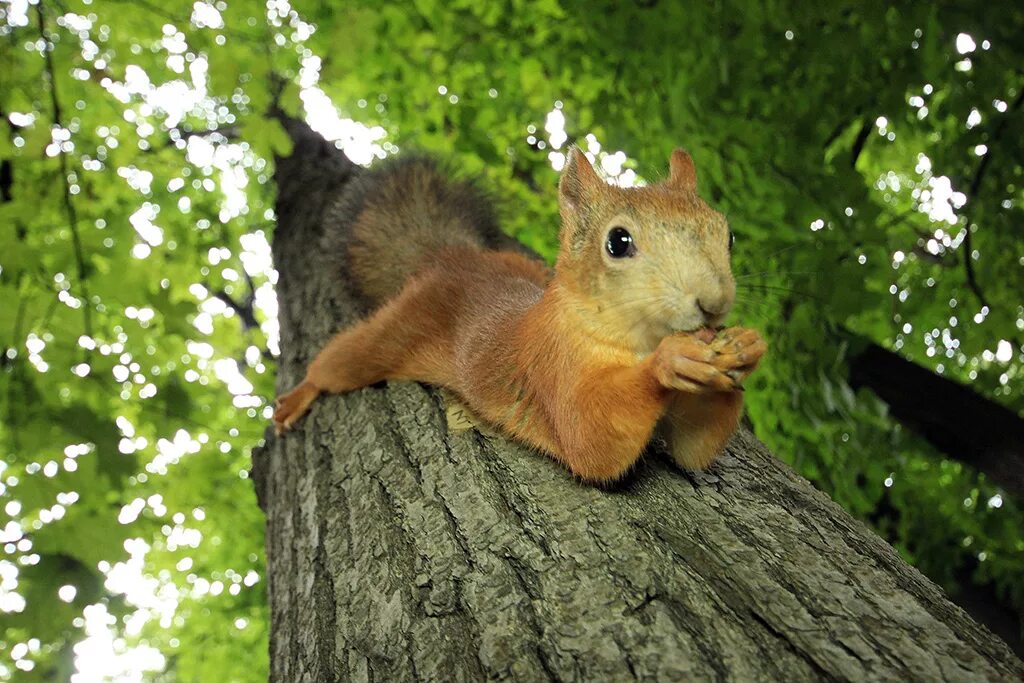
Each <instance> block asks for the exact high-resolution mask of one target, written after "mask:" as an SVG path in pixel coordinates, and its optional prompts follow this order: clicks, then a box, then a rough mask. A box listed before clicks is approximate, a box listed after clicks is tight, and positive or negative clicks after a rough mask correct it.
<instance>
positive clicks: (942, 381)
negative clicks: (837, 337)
mask: <svg viewBox="0 0 1024 683" xmlns="http://www.w3.org/2000/svg"><path fill="white" fill-rule="evenodd" d="M850 384H851V385H853V386H855V387H861V386H863V387H867V388H869V389H871V390H872V391H874V392H875V393H876V394H878V396H879V397H880V398H881V399H882V400H883V401H885V402H886V403H887V404H889V410H890V412H891V413H892V416H893V417H895V418H896V419H897V420H899V421H900V422H901V423H903V424H904V425H906V426H907V427H909V428H910V429H913V430H914V431H915V432H917V433H918V434H920V435H921V436H922V437H924V438H925V439H926V440H927V441H928V442H929V443H931V444H932V445H933V446H935V448H937V449H939V450H940V451H942V452H943V453H945V454H947V455H948V456H949V457H951V458H953V459H956V460H959V461H960V462H963V463H966V464H967V465H970V466H971V467H974V468H975V469H978V470H980V471H982V472H984V473H985V474H986V475H988V477H989V478H990V479H991V480H992V481H993V482H994V483H995V484H996V485H997V486H1001V487H1002V488H1003V489H1004V490H1005V491H1006V492H1007V493H1009V494H1010V495H1012V496H1013V497H1014V498H1016V499H1017V501H1019V502H1022V503H1024V420H1022V419H1021V418H1020V416H1018V415H1017V414H1016V413H1014V412H1013V411H1012V410H1010V409H1009V408H1006V407H1004V406H1001V405H999V404H998V403H996V402H995V401H992V400H990V399H987V398H985V397H984V396H982V395H981V394H978V393H977V392H975V391H973V390H972V389H970V387H965V386H963V385H962V384H958V383H956V382H954V381H952V380H950V379H948V378H946V377H942V376H940V375H936V374H935V373H934V372H932V371H930V370H928V369H926V368H923V367H921V366H920V365H917V364H916V363H912V362H910V361H908V360H907V359H905V358H903V357H902V356H900V355H899V354H897V353H893V352H892V351H889V350H888V349H884V348H882V347H881V346H879V345H877V344H867V345H866V346H865V347H864V349H863V350H862V351H860V352H859V353H857V354H856V355H854V356H853V357H852V358H851V359H850ZM922 397H927V400H922Z"/></svg>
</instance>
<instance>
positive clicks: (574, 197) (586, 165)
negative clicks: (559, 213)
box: [558, 145, 604, 209]
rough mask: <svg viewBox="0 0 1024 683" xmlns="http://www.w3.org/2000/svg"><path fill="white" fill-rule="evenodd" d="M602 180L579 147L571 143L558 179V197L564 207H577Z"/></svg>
mask: <svg viewBox="0 0 1024 683" xmlns="http://www.w3.org/2000/svg"><path fill="white" fill-rule="evenodd" d="M603 184H604V181H602V180H601V178H599V177H598V175H597V173H596V172H595V171H594V167H593V166H591V165H590V161H588V160H587V155H586V154H584V153H583V152H582V151H581V150H580V148H579V147H576V146H575V145H573V146H572V147H570V148H569V153H568V154H567V155H566V159H565V168H564V169H563V170H562V177H561V179H560V180H559V181H558V198H559V200H560V201H561V203H562V205H563V207H564V208H567V209H578V208H579V207H580V206H582V205H583V204H584V203H585V202H586V200H587V198H588V197H589V196H591V194H592V193H593V192H594V191H595V190H597V189H599V188H600V187H601V185H603Z"/></svg>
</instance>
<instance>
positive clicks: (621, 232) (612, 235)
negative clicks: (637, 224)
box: [604, 227, 636, 258]
mask: <svg viewBox="0 0 1024 683" xmlns="http://www.w3.org/2000/svg"><path fill="white" fill-rule="evenodd" d="M604 248H605V250H607V252H608V255H609V256H611V257H612V258H624V257H626V256H632V255H633V254H635V253H636V247H634V246H633V236H632V235H630V234H629V230H626V229H625V228H618V227H616V228H612V229H611V230H609V231H608V240H607V241H606V242H605V243H604Z"/></svg>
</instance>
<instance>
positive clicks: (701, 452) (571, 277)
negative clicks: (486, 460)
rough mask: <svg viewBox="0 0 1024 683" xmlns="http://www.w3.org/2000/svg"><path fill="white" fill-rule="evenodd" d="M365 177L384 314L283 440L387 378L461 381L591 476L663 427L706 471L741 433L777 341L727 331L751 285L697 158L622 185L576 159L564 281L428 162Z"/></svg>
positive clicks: (563, 238)
mask: <svg viewBox="0 0 1024 683" xmlns="http://www.w3.org/2000/svg"><path fill="white" fill-rule="evenodd" d="M356 182H357V183H359V185H358V186H357V187H356V188H354V189H353V190H352V192H353V194H354V196H353V197H350V198H349V199H348V200H343V202H342V204H343V205H344V206H345V207H346V208H347V209H349V210H350V211H351V212H352V215H354V219H350V224H351V233H350V235H349V238H348V242H347V245H348V259H349V262H350V269H351V274H352V279H353V280H354V281H355V284H356V285H357V287H358V288H359V289H360V291H361V292H362V293H363V294H364V295H365V296H366V297H367V298H368V299H370V300H371V301H372V302H374V303H375V304H376V305H378V306H379V307H378V308H377V309H376V310H375V311H374V312H373V313H372V314H371V315H370V316H369V317H367V318H366V319H364V320H363V321H362V322H360V323H358V324H356V325H355V326H353V327H351V328H349V329H346V330H344V331H342V332H340V333H338V334H337V335H336V336H335V337H334V338H332V339H331V340H330V341H329V342H328V343H327V345H326V346H325V347H324V348H323V350H322V351H320V353H319V355H317V357H316V358H315V359H314V360H313V362H312V363H310V365H309V368H308V370H307V372H306V377H305V379H304V380H303V381H302V383H301V384H299V385H298V386H297V387H295V388H294V389H293V390H292V391H290V392H289V393H287V394H285V395H284V396H282V397H280V398H279V399H278V401H277V404H276V412H275V413H274V423H275V426H276V428H277V431H278V433H282V432H284V431H287V430H289V429H291V428H292V427H293V426H294V424H295V422H296V421H297V420H298V419H299V418H300V417H302V415H303V414H305V413H306V411H307V410H309V406H310V404H311V403H312V402H313V401H314V400H315V399H316V398H317V396H319V395H320V394H321V393H325V392H326V393H339V392H345V391H352V390H354V389H358V388H360V387H365V386H368V385H371V384H375V383H377V382H380V381H382V380H418V381H421V382H426V383H428V384H433V385H438V386H442V387H446V388H447V389H449V390H451V391H453V392H454V393H455V394H456V395H458V397H459V398H460V399H461V400H462V401H463V402H464V403H465V404H466V406H467V407H468V408H469V409H470V410H471V411H473V412H474V413H475V414H476V415H478V416H479V417H480V418H482V419H483V420H485V421H486V422H488V423H491V424H492V425H495V426H497V427H498V428H499V429H500V430H501V431H503V432H504V433H505V434H507V435H508V436H510V437H512V438H513V439H516V440H518V441H520V442H522V443H525V444H528V445H529V446H532V447H534V448H536V449H539V450H541V451H543V452H545V453H547V454H549V455H551V456H553V457H554V458H555V459H557V460H559V461H561V462H562V463H564V464H565V465H566V466H567V467H568V468H569V469H570V470H571V471H572V472H573V473H574V474H575V475H577V476H578V477H580V478H581V479H583V480H585V481H587V482H595V483H598V482H609V481H613V480H616V479H618V478H620V477H622V475H623V474H624V473H626V472H627V471H628V470H629V469H630V468H631V467H632V466H633V464H634V463H635V462H636V461H637V460H638V459H639V458H640V455H641V454H642V453H643V451H644V448H645V447H646V445H647V444H648V442H649V441H650V440H651V438H652V437H653V436H654V435H655V434H656V433H659V434H660V435H662V436H664V438H665V439H666V441H667V442H668V444H669V446H670V448H671V453H672V457H673V459H674V460H675V461H676V462H677V463H678V464H679V465H680V466H682V467H684V468H688V469H703V468H705V467H707V466H708V465H710V464H711V462H712V461H713V460H714V459H715V457H716V456H717V454H718V453H719V452H720V451H721V449H722V447H723V446H724V445H725V443H726V441H727V440H728V439H729V437H730V436H731V435H732V433H733V432H734V431H735V429H736V425H737V423H738V421H739V418H740V413H741V410H742V405H743V393H742V382H743V380H744V379H745V378H746V377H747V376H748V375H749V374H750V373H751V372H752V371H753V370H754V368H755V367H756V366H757V363H758V361H759V360H760V358H761V356H762V355H763V354H764V353H765V351H766V348H767V347H766V345H765V342H764V341H763V340H762V338H761V337H760V335H759V334H758V333H757V332H756V331H754V330H750V329H743V328H738V327H734V328H729V329H724V330H722V329H719V327H720V325H721V323H722V322H723V320H724V319H725V317H726V314H727V313H728V312H729V309H730V308H731V306H732V304H733V300H734V297H735V291H736V285H735V281H734V279H733V276H732V271H731V268H730V252H731V247H732V244H731V241H732V234H731V232H730V230H729V226H728V223H727V222H726V220H725V218H724V217H723V216H722V215H721V214H720V213H718V212H717V211H715V210H713V209H711V208H710V207H709V206H708V205H707V204H705V203H704V201H702V200H701V199H700V197H698V195H697V177H696V171H695V168H694V164H693V161H692V159H691V158H690V156H689V154H687V153H686V152H685V151H683V150H678V149H677V150H676V151H675V152H673V153H672V156H671V159H670V173H669V177H668V178H667V179H666V180H664V181H662V182H659V183H655V184H652V185H648V186H644V187H636V188H619V187H614V186H612V185H609V184H607V183H605V182H604V181H602V180H601V178H600V177H599V176H598V175H597V173H596V172H595V171H594V169H593V167H592V166H591V165H590V162H589V161H588V160H587V158H586V156H585V155H584V154H583V153H582V152H580V151H579V150H578V149H575V148H573V149H571V150H570V152H569V154H568V158H567V160H566V164H565V169H564V170H563V172H562V176H561V180H560V182H559V209H560V214H561V222H562V227H561V232H560V250H559V254H558V259H557V262H556V265H555V269H554V272H553V273H552V272H551V270H550V269H549V268H547V267H546V266H545V265H544V264H543V263H541V262H540V261H538V260H536V259H533V258H530V257H528V256H526V255H524V254H522V253H518V252H516V251H512V250H500V249H498V248H496V247H501V246H508V242H507V241H504V240H508V238H503V237H502V236H501V235H500V233H499V232H498V231H497V229H496V226H495V225H494V224H493V221H492V219H491V218H490V216H492V213H491V212H490V209H489V207H488V205H487V203H486V199H485V198H484V197H483V196H482V195H481V194H480V193H479V192H477V191H476V190H475V189H474V188H473V187H472V186H471V185H470V184H468V183H465V182H458V181H452V180H449V179H448V178H447V177H446V175H445V174H444V173H442V172H441V171H440V170H439V168H438V167H437V165H436V164H434V163H433V162H431V161H429V160H425V159H419V158H413V159H411V160H406V161H405V162H403V161H402V160H399V161H398V162H397V163H394V164H393V165H391V166H386V167H385V168H383V169H382V170H373V171H370V172H368V173H366V174H364V175H363V176H361V177H360V178H358V179H357V181H356ZM509 241H510V240H509ZM656 430H657V431H656Z"/></svg>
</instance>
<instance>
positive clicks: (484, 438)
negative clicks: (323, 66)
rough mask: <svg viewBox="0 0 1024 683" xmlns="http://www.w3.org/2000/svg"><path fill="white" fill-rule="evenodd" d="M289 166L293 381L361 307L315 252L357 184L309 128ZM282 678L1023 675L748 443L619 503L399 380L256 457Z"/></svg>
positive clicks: (287, 355) (654, 464) (633, 482)
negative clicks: (450, 413) (344, 189)
mask: <svg viewBox="0 0 1024 683" xmlns="http://www.w3.org/2000/svg"><path fill="white" fill-rule="evenodd" d="M287 128H288V129H289V132H290V134H291V135H292V137H293V139H294V141H295V148H294V152H293V154H292V156H291V157H289V158H287V159H281V160H279V162H278V169H277V179H278V188H279V196H278V220H279V223H278V228H277V232H276V235H275V238H274V257H275V260H276V264H277V268H278V271H279V272H280V282H279V285H278V296H279V302H280V321H281V335H282V350H283V355H282V358H281V362H280V370H279V376H278V386H279V388H281V389H284V388H287V387H289V386H291V385H292V384H294V383H295V382H296V381H297V380H299V379H300V377H301V376H302V374H303V371H304V368H305V365H306V363H307V362H308V361H309V359H310V358H311V357H312V356H313V354H315V353H316V351H317V350H318V349H319V347H320V346H321V344H323V343H324V342H325V341H326V340H327V338H328V336H329V335H330V334H331V333H332V332H333V331H334V330H336V329H337V328H338V327H339V326H340V325H344V324H349V323H350V322H351V321H352V320H353V319H354V317H355V315H356V313H355V311H356V308H355V306H354V304H353V301H352V299H351V298H350V297H349V295H348V294H347V293H346V291H345V288H344V286H343V285H342V284H341V283H339V282H338V281H337V275H336V272H332V269H331V268H330V267H329V266H328V261H329V260H330V259H329V258H328V255H324V254H323V253H321V252H320V250H319V249H318V248H317V246H316V245H317V244H318V235H319V233H320V229H321V225H322V223H323V222H324V221H328V220H329V221H336V220H341V221H344V219H345V217H337V216H330V215H324V209H325V206H326V205H327V203H328V202H329V200H330V198H331V197H332V196H333V195H334V194H335V193H336V192H337V191H338V190H339V188H340V187H341V186H342V185H343V184H344V183H345V181H346V180H347V179H348V178H350V177H351V176H352V174H354V173H357V172H358V169H357V168H354V167H353V166H352V165H351V164H350V163H349V162H348V161H347V160H346V159H345V158H344V157H343V156H342V155H341V154H340V153H339V152H337V151H336V150H335V149H334V147H333V146H331V145H328V144H325V143H324V142H323V141H322V140H321V139H320V138H319V137H318V136H316V135H315V134H314V133H312V132H311V131H310V130H309V129H308V128H307V127H306V126H305V125H304V124H301V123H298V122H296V121H293V120H288V121H287ZM254 478H255V482H256V486H257V491H258V494H259V499H260V504H261V505H262V507H263V509H264V510H265V511H266V513H267V561H268V569H267V574H268V581H269V592H270V604H271V636H270V648H271V653H270V656H271V679H272V680H274V681H288V682H291V681H335V680H361V681H371V680H372V681H406V680H420V679H422V680H467V681H475V680H481V679H485V678H487V679H499V678H508V679H514V680H525V681H534V680H583V681H595V680H632V679H658V680H709V679H715V680H718V679H726V680H737V681H754V680H771V681H794V680H807V679H832V678H835V679H847V680H858V681H859V680H867V679H886V680H957V681H965V680H1020V679H1021V678H1022V677H1024V663H1022V662H1021V661H1020V660H1018V659H1017V658H1016V657H1015V656H1014V655H1013V654H1012V653H1011V652H1010V650H1009V649H1008V648H1007V647H1006V645H1005V644H1004V643H1003V642H1002V641H1000V640H999V639H998V638H996V637H994V636H993V635H992V634H990V633H989V632H988V631H986V630H985V628H984V627H981V626H979V625H978V624H976V623H975V622H973V621H972V620H971V619H970V618H969V617H968V616H967V615H966V614H965V613H964V612H963V611H962V610H961V609H960V608H958V607H957V606H955V605H954V604H952V603H951V602H950V601H949V600H947V599H946V597H945V596H944V595H943V593H942V591H941V590H940V589H939V588H938V587H936V586H935V585H934V584H932V583H931V582H930V581H928V580H927V579H926V578H924V577H923V576H922V575H921V574H920V573H919V572H917V571H916V570H915V569H913V568H911V567H909V566H907V565H906V564H905V563H904V562H903V561H902V560H901V559H900V558H899V557H898V555H897V554H896V552H895V551H894V550H893V549H892V548H891V547H889V546H888V545H887V544H886V543H885V542H883V541H882V540H881V539H879V538H878V537H877V536H875V535H874V534H873V533H871V532H870V531H868V530H867V529H866V528H865V527H864V526H863V525H862V524H860V523H859V522H857V521H855V520H853V519H852V518H851V517H850V516H849V515H847V514H846V513H845V512H844V511H843V510H841V509H840V508H839V507H838V506H837V505H835V504H834V503H833V502H832V501H830V500H829V499H828V498H827V497H826V496H825V495H823V494H822V493H820V492H819V491H817V490H815V489H814V488H812V487H811V486H810V485H809V484H808V482H807V481H805V480H804V479H802V478H800V477H798V476H796V475H795V474H794V473H793V472H792V471H791V470H790V469H789V468H788V467H786V466H785V465H783V464H781V463H780V462H779V461H777V460H776V459H775V458H773V457H772V456H771V455H770V454H769V453H768V452H767V451H766V450H765V448H764V446H762V445H761V444H760V443H759V442H757V441H756V440H755V439H754V438H753V437H752V436H751V435H750V434H749V433H748V432H745V431H744V432H742V433H740V434H738V435H737V437H736V438H735V439H734V440H733V441H732V442H731V444H730V445H729V447H728V453H727V454H726V455H724V456H723V457H722V458H721V459H720V460H719V462H718V464H716V466H715V467H714V468H713V469H712V471H711V472H710V473H705V474H689V475H688V474H684V473H682V472H680V471H678V470H677V469H675V468H674V467H672V466H670V465H668V464H667V463H666V461H665V459H664V458H663V457H655V456H651V457H649V458H648V459H647V461H646V462H645V463H643V464H642V465H641V466H640V467H639V468H638V469H637V471H636V473H635V475H633V476H632V477H631V478H630V479H629V480H628V481H627V482H625V483H623V484H621V485H620V486H618V487H616V488H615V489H614V490H600V489H597V488H593V487H589V486H584V485H581V484H579V483H577V482H575V481H574V480H573V478H572V477H571V476H570V475H569V474H568V473H567V472H566V470H565V469H563V468H562V467H561V466H559V465H557V464H556V463H555V462H554V461H553V460H551V459H549V458H547V457H544V456H541V455H537V454H535V453H531V452H529V451H528V450H526V449H525V448H521V447H519V446H516V445H514V444H511V443H509V442H507V441H505V440H504V439H502V438H499V437H495V436H488V435H484V434H481V433H480V432H479V431H477V430H469V431H463V432H458V433H453V432H451V431H449V430H448V428H447V423H446V419H445V409H444V406H443V402H442V400H441V398H440V397H439V395H438V394H437V392H434V391H432V390H430V389H427V388H425V387H423V386H420V385H418V384H414V383H407V382H396V383H391V384H388V385H383V386H378V387H373V388H369V389H365V390H362V391H357V392H353V393H351V394H348V395H345V396H335V397H327V398H321V399H320V400H318V401H317V404H316V406H315V407H314V409H313V411H312V412H311V414H310V415H308V416H307V417H306V418H305V420H304V421H303V422H302V423H300V425H299V428H298V429H297V430H296V431H294V432H292V433H290V434H288V435H287V436H286V437H284V438H281V439H277V438H273V437H268V443H267V445H266V446H265V447H264V448H260V449H257V450H256V452H255V454H254Z"/></svg>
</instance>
